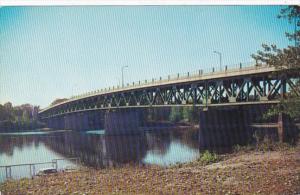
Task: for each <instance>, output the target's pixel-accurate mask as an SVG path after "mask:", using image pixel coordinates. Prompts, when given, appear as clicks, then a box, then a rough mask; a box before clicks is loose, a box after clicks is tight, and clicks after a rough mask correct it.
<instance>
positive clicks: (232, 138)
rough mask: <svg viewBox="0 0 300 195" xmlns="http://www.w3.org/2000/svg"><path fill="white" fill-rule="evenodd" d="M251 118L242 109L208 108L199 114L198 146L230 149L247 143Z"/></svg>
mask: <svg viewBox="0 0 300 195" xmlns="http://www.w3.org/2000/svg"><path fill="white" fill-rule="evenodd" d="M250 121H251V117H250V116H249V114H248V112H246V111H245V110H244V109H243V108H242V107H232V108H209V109H208V110H207V111H203V112H200V124H199V125H200V129H199V142H200V143H199V144H200V148H205V147H212V148H213V147H230V146H232V145H235V144H243V143H246V142H248V139H249V137H250V136H251V135H250V134H251V132H250Z"/></svg>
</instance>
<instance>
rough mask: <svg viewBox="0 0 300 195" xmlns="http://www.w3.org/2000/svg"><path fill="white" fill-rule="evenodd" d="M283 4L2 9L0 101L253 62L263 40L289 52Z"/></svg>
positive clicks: (37, 101) (36, 101)
mask: <svg viewBox="0 0 300 195" xmlns="http://www.w3.org/2000/svg"><path fill="white" fill-rule="evenodd" d="M281 8H282V6H73V7H72V6H69V7H67V6H65V7H64V6H60V7H59V6H52V7H1V8H0V104H3V103H5V102H8V101H10V102H12V103H13V105H20V104H23V103H30V104H33V105H39V106H41V107H42V108H43V107H46V106H48V105H49V104H50V103H51V102H52V101H53V100H55V99H56V98H69V97H71V96H72V95H78V94H82V93H85V92H88V91H92V90H96V89H101V88H105V87H109V86H113V85H115V86H116V85H118V84H120V82H121V67H122V66H128V68H126V69H124V80H125V83H127V82H130V83H132V82H133V81H139V80H145V79H151V78H159V77H160V76H167V75H169V74H176V73H186V72H192V71H196V70H199V69H204V70H208V69H212V67H218V66H219V57H218V55H217V54H215V53H213V51H215V50H216V51H219V52H221V53H222V66H225V65H228V66H231V65H232V64H238V63H240V62H242V63H246V62H251V61H253V59H252V58H251V54H253V53H256V52H257V50H259V49H261V44H262V43H268V44H277V45H278V46H279V47H286V46H287V45H288V44H291V43H290V42H289V41H288V39H287V38H286V37H285V35H284V33H285V32H287V31H292V29H293V25H291V24H289V23H288V21H286V20H282V19H278V18H277V15H278V13H279V11H280V9H281Z"/></svg>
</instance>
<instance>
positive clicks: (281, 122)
mask: <svg viewBox="0 0 300 195" xmlns="http://www.w3.org/2000/svg"><path fill="white" fill-rule="evenodd" d="M298 134H299V129H298V127H297V126H296V125H295V123H294V121H293V120H292V119H291V118H290V117H289V116H287V115H286V114H283V113H280V114H278V139H279V141H280V142H290V143H294V142H296V141H297V140H296V139H297V138H298Z"/></svg>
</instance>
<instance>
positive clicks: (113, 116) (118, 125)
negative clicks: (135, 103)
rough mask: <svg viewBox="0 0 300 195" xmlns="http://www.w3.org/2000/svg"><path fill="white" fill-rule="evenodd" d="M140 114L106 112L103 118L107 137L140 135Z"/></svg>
mask: <svg viewBox="0 0 300 195" xmlns="http://www.w3.org/2000/svg"><path fill="white" fill-rule="evenodd" d="M139 126H140V114H139V111H138V110H115V111H107V112H106V113H105V116H104V128H105V134H107V135H120V134H127V135H128V134H137V133H140V130H139Z"/></svg>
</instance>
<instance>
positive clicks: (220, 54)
mask: <svg viewBox="0 0 300 195" xmlns="http://www.w3.org/2000/svg"><path fill="white" fill-rule="evenodd" d="M214 53H216V54H218V55H219V57H220V71H221V70H222V53H221V52H218V51H214Z"/></svg>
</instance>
